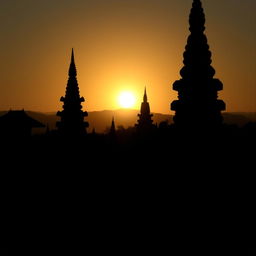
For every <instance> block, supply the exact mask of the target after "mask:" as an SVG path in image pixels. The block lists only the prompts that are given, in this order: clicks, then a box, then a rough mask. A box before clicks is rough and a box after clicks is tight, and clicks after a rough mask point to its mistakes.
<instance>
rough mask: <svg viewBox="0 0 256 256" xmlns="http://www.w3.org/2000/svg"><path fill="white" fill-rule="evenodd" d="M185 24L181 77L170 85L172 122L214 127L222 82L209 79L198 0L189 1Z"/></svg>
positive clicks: (217, 121) (217, 122)
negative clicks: (174, 95) (186, 34)
mask: <svg viewBox="0 0 256 256" xmlns="http://www.w3.org/2000/svg"><path fill="white" fill-rule="evenodd" d="M189 24H190V27H189V30H190V32H191V33H190V35H189V37H188V40H187V45H186V47H185V52H184V54H183V56H184V60H183V63H184V67H183V68H182V69H181V71H180V75H181V77H182V78H181V79H180V80H178V81H175V82H174V84H173V90H175V91H178V100H175V101H173V102H172V104H171V110H174V111H175V116H174V122H175V124H176V125H177V126H181V127H191V126H192V127H199V126H200V127H206V126H209V127H215V126H218V125H220V124H221V123H222V115H221V111H222V110H225V103H224V102H223V101H222V100H218V91H221V90H222V89H223V85H222V83H221V81H220V80H219V79H215V78H213V77H214V75H215V70H214V68H213V67H212V66H211V63H212V60H211V52H210V50H209V45H208V44H207V37H206V35H205V34H204V31H205V15H204V10H203V8H202V3H201V1H200V0H193V5H192V9H191V13H190V17H189Z"/></svg>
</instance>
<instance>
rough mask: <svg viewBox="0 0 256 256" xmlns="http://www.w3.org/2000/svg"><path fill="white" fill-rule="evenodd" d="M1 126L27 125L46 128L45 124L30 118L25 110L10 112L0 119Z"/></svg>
mask: <svg viewBox="0 0 256 256" xmlns="http://www.w3.org/2000/svg"><path fill="white" fill-rule="evenodd" d="M0 125H7V126H16V125H19V126H21V125H25V126H30V127H35V128H39V127H45V125H44V124H42V123H40V122H39V121H37V120H35V119H33V118H32V117H30V116H28V115H27V113H26V112H25V111H24V110H10V111H9V112H8V113H6V114H5V115H3V116H1V117H0Z"/></svg>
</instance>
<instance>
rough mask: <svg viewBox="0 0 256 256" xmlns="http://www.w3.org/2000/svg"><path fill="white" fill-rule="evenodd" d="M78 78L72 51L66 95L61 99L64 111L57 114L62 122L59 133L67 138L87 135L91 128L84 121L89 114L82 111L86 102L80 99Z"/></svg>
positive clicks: (58, 125)
mask: <svg viewBox="0 0 256 256" xmlns="http://www.w3.org/2000/svg"><path fill="white" fill-rule="evenodd" d="M76 76H77V72H76V66H75V58H74V50H73V49H72V54H71V63H70V67H69V79H68V83H67V87H66V95H65V97H61V99H60V101H62V102H63V110H62V111H59V112H58V113H57V116H59V117H60V118H61V120H60V121H58V122H57V124H56V125H57V128H58V131H59V133H60V134H62V135H66V136H80V135H85V134H86V128H87V127H88V126H89V124H88V122H85V121H84V117H86V116H88V113H87V112H86V111H83V110H82V105H81V103H82V102H84V101H85V100H84V98H83V97H80V94H79V87H78V82H77V78H76Z"/></svg>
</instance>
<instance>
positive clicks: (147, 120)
mask: <svg viewBox="0 0 256 256" xmlns="http://www.w3.org/2000/svg"><path fill="white" fill-rule="evenodd" d="M152 116H153V115H152V114H151V113H150V106H149V103H148V96H147V90H146V87H145V90H144V96H143V102H142V103H141V108H140V114H138V117H139V120H138V123H137V124H136V127H137V129H138V130H139V131H141V132H144V131H145V132H146V131H149V130H151V129H152V128H153V127H154V125H153V120H152Z"/></svg>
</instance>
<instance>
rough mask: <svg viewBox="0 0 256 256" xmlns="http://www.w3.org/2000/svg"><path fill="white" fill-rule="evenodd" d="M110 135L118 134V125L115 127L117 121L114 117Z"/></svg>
mask: <svg viewBox="0 0 256 256" xmlns="http://www.w3.org/2000/svg"><path fill="white" fill-rule="evenodd" d="M109 134H110V135H113V136H115V134H116V125H115V119H114V117H113V118H112V122H111V127H110V131H109Z"/></svg>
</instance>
